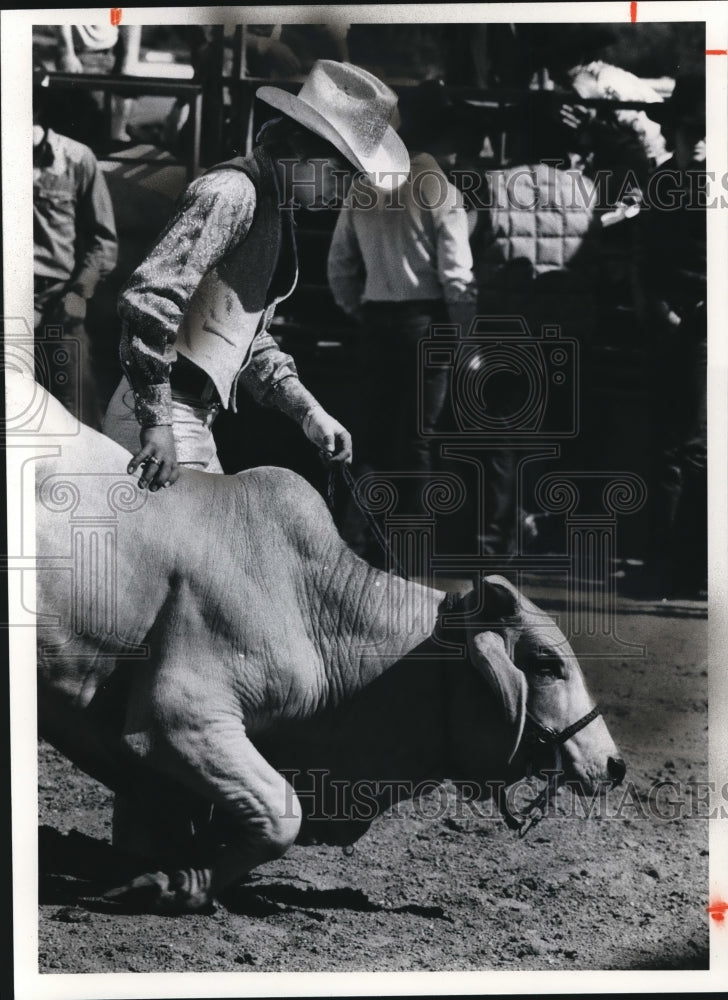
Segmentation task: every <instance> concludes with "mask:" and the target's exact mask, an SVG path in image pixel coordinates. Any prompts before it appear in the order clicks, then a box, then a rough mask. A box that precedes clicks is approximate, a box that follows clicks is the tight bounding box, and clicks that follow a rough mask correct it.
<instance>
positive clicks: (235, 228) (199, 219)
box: [119, 170, 255, 427]
mask: <svg viewBox="0 0 728 1000" xmlns="http://www.w3.org/2000/svg"><path fill="white" fill-rule="evenodd" d="M254 211H255V188H254V186H253V183H252V181H251V180H250V179H249V178H248V177H247V176H246V175H245V174H243V173H241V172H240V171H236V170H224V171H217V172H215V173H211V174H206V175H203V176H202V177H200V178H198V179H197V180H196V181H193V182H192V184H190V186H189V187H188V188H187V190H186V191H185V193H184V194H183V195H182V197H181V199H180V201H179V203H178V206H177V209H176V211H175V213H174V215H173V217H172V219H171V220H170V222H169V223H168V225H167V227H166V228H165V230H164V232H163V233H162V235H161V237H160V239H159V241H158V242H157V244H156V246H155V247H154V249H153V250H152V251H151V253H150V254H149V256H148V257H147V258H146V260H145V261H144V262H143V263H142V264H141V265H140V266H139V267H138V268H137V270H136V271H135V272H134V273H133V274H132V276H131V278H130V279H129V281H128V283H127V285H126V287H125V288H124V289H123V291H122V293H121V296H120V298H119V315H120V316H121V319H122V334H121V344H120V357H121V363H122V367H123V368H124V372H125V374H126V376H127V378H128V379H129V382H130V383H131V386H132V388H133V389H134V392H135V398H136V401H137V402H136V416H137V420H139V422H140V424H142V426H144V427H150V426H155V425H158V424H171V422H172V419H171V415H170V398H171V397H170V389H169V370H170V366H171V364H172V362H173V361H174V360H175V359H176V357H177V354H176V351H175V350H174V342H175V339H176V336H177V328H178V327H179V324H180V322H181V320H182V317H183V315H184V312H185V310H186V308H187V304H188V303H189V300H190V298H191V297H192V295H193V293H194V291H195V289H196V288H197V286H198V285H199V283H200V281H201V280H202V278H203V277H204V275H205V274H206V273H207V271H209V269H210V268H211V267H212V266H213V265H214V264H215V263H217V261H219V260H220V259H221V258H222V257H224V256H225V254H226V253H227V252H228V251H229V250H230V249H231V248H232V247H233V246H235V245H236V244H237V243H239V242H240V241H241V240H242V239H244V238H245V236H246V235H247V232H248V230H249V228H250V225H251V223H252V220H253V213H254Z"/></svg>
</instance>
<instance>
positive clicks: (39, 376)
mask: <svg viewBox="0 0 728 1000" xmlns="http://www.w3.org/2000/svg"><path fill="white" fill-rule="evenodd" d="M65 290H66V285H65V283H64V282H56V283H53V284H48V283H47V282H43V281H39V282H37V283H36V290H35V297H34V324H35V379H36V382H38V383H40V385H42V386H43V388H44V389H47V390H48V392H50V393H51V394H52V395H53V396H55V397H56V399H57V400H59V402H61V403H62V404H63V405H64V406H65V408H66V409H67V410H68V411H69V413H72V414H73V415H74V417H76V419H77V420H80V421H81V423H84V424H86V425H88V426H89V427H93V428H94V430H99V428H100V427H101V409H100V406H99V401H98V394H97V391H96V381H95V378H94V373H93V367H92V363H91V341H90V339H89V336H88V333H87V331H86V326H85V323H84V321H83V320H81V319H71V318H69V317H68V316H66V315H65V313H63V311H62V310H61V307H60V300H61V296H62V295H63V293H64V292H65Z"/></svg>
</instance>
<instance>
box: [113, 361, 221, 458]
mask: <svg viewBox="0 0 728 1000" xmlns="http://www.w3.org/2000/svg"><path fill="white" fill-rule="evenodd" d="M219 408H220V404H219V403H211V404H209V405H207V406H206V405H204V404H203V403H202V402H201V401H200V400H199V399H192V398H190V397H188V396H182V395H180V394H178V393H176V392H175V391H174V390H172V434H173V436H174V444H175V448H176V449H177V461H178V463H179V464H180V465H184V466H188V467H190V468H193V469H199V470H200V471H201V472H222V471H223V469H222V466H221V465H220V461H219V459H218V457H217V446H216V444H215V439H214V438H213V436H212V424H213V421H214V420H215V417H216V416H217V414H218V411H219ZM101 429H102V430H103V432H104V434H106V436H107V437H110V438H111V439H112V440H114V441H116V442H117V444H120V445H122V447H124V448H126V449H127V451H130V452H132V453H134V452H136V451H138V450H139V430H140V427H139V423H138V422H137V419H136V416H135V415H134V392H133V390H132V388H131V386H130V385H129V382H128V381H127V379H126V378H122V380H121V382H120V383H119V386H118V388H117V390H116V392H115V393H114V395H113V396H112V398H111V402H110V403H109V406H108V409H107V410H106V416H105V417H104V420H103V424H102V428H101Z"/></svg>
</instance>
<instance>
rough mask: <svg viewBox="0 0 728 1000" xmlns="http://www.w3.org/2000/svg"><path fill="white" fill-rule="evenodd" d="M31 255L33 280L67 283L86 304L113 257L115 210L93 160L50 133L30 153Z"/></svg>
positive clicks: (76, 144) (70, 142) (82, 149)
mask: <svg viewBox="0 0 728 1000" xmlns="http://www.w3.org/2000/svg"><path fill="white" fill-rule="evenodd" d="M33 252H34V273H35V277H36V278H50V279H52V280H56V281H58V282H66V283H67V284H68V285H69V287H70V288H71V289H72V290H73V291H77V292H78V293H79V294H80V295H82V296H83V297H84V298H86V299H89V298H91V296H92V295H93V293H94V290H95V288H96V285H97V284H98V282H99V280H100V279H101V278H103V277H106V275H108V274H110V273H111V271H113V270H114V268H115V267H116V261H117V257H118V241H117V237H116V224H115V220H114V208H113V205H112V203H111V195H110V194H109V189H108V186H107V184H106V181H105V179H104V175H103V173H102V171H101V170H100V168H99V165H98V163H97V161H96V157H95V156H94V154H93V153H92V152H91V150H90V149H89V148H88V146H84V145H83V144H82V143H80V142H76V141H75V140H74V139H69V138H68V137H67V136H65V135H59V134H58V133H57V132H53V131H52V130H51V129H48V131H47V132H46V135H45V137H44V138H43V140H42V142H41V143H40V145H39V146H37V147H36V148H35V149H34V164H33Z"/></svg>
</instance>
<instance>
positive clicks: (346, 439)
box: [336, 427, 353, 465]
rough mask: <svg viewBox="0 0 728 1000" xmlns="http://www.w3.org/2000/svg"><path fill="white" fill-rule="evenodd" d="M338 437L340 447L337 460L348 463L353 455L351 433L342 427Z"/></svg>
mask: <svg viewBox="0 0 728 1000" xmlns="http://www.w3.org/2000/svg"><path fill="white" fill-rule="evenodd" d="M336 438H337V441H338V448H337V451H336V461H337V462H342V463H346V464H347V465H348V464H349V463H350V462H351V459H352V455H353V449H352V444H351V434H350V433H349V432H348V431H347V430H345V429H344V428H343V427H342V429H341V430H340V431H339V433H338V434H337V435H336Z"/></svg>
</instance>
